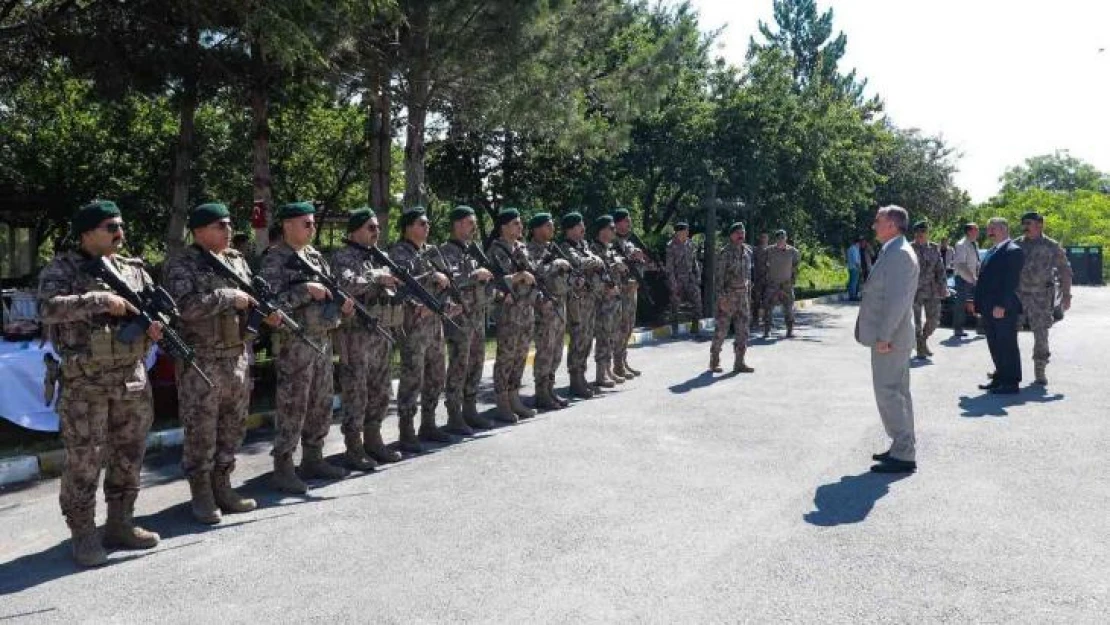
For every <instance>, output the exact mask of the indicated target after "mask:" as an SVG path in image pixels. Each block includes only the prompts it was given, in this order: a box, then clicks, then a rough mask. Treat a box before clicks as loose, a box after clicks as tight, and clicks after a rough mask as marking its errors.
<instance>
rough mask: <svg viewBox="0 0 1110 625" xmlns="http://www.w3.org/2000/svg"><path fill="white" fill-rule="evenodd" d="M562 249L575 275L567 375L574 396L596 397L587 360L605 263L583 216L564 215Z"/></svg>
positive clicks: (569, 312) (569, 306)
mask: <svg viewBox="0 0 1110 625" xmlns="http://www.w3.org/2000/svg"><path fill="white" fill-rule="evenodd" d="M562 226H563V243H562V249H563V251H564V253H565V254H566V255H567V257H568V258H570V259H571V261H570V262H571V265H572V266H573V271H574V275H573V277H572V280H571V292H570V298H569V299H568V300H567V322H568V323H569V324H570V346H569V348H568V350H567V372H568V373H570V393H571V395H572V396H574V397H580V398H582V399H589V398H591V397H593V395H594V394H593V391H592V390H590V386H589V384H588V383H587V382H586V361H587V360H588V359H589V357H590V346H591V345H592V344H593V339H594V320H595V319H594V315H595V314H596V312H597V311H596V307H597V299H598V295H595V294H597V293H600V291H601V290H602V289H603V288H604V286H603V280H602V277H601V276H602V271H603V269H604V264H603V263H602V261H601V259H600V258H598V257H597V256H596V255H594V254H593V252H591V251H590V246H589V245H588V244H587V243H586V240H585V237H586V224H585V223H583V219H582V213H579V212H571V213H567V214H566V215H563V221H562Z"/></svg>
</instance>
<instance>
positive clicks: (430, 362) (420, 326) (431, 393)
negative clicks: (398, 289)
mask: <svg viewBox="0 0 1110 625" xmlns="http://www.w3.org/2000/svg"><path fill="white" fill-rule="evenodd" d="M405 325H406V328H405V330H406V332H405V334H404V336H403V337H402V338H400V339H399V340H398V347H399V348H400V350H401V380H400V382H399V384H398V387H397V414H398V415H399V416H400V417H401V418H410V419H411V418H413V417H415V416H416V410H417V407H419V408H420V409H421V410H422V411H424V412H427V413H434V412H435V409H436V406H437V405H438V404H439V396H440V393H442V392H443V385H444V376H445V375H446V373H447V366H446V364H445V363H444V359H443V326H442V325H441V323H440V320H439V318H438V317H425V318H423V319H420V320H418V321H416V322H415V323H414V324H411V325H410V323H409V322H408V321H406V324H405Z"/></svg>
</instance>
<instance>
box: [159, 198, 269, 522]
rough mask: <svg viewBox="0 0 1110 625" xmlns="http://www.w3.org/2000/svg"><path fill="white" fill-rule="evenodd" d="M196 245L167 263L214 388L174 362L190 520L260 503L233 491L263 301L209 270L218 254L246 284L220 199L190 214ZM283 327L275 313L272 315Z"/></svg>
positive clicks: (168, 279)
mask: <svg viewBox="0 0 1110 625" xmlns="http://www.w3.org/2000/svg"><path fill="white" fill-rule="evenodd" d="M187 225H188V227H189V229H190V230H191V231H192V233H193V245H191V246H189V247H187V248H185V249H183V250H182V251H181V253H179V254H177V255H175V256H173V257H172V258H171V259H170V260H169V261H167V262H166V266H165V269H164V270H163V275H164V276H165V277H164V280H163V281H164V282H165V284H166V290H167V291H168V292H169V294H170V295H171V296H173V298H174V299H175V300H176V301H177V307H178V310H179V311H180V312H181V327H180V328H179V331H180V334H181V337H182V338H183V339H184V340H185V342H187V343H189V344H190V345H192V346H193V349H194V350H195V351H196V356H197V365H198V366H199V367H200V368H201V369H202V370H203V371H204V372H205V373H206V374H207V375H208V377H209V378H210V379H211V381H212V384H213V385H214V386H212V387H209V386H208V382H205V381H204V380H203V379H202V378H201V377H200V374H198V373H197V372H196V371H195V370H194V369H193V368H192V367H185V366H182V364H181V363H177V398H178V402H179V412H180V414H181V424H182V425H183V426H184V427H185V445H184V449H183V453H182V456H181V466H182V469H183V470H184V471H185V477H186V478H187V479H188V480H189V490H190V491H191V493H192V499H193V502H192V511H193V518H195V519H196V520H197V521H199V522H201V523H205V524H213V523H219V522H220V513H221V512H224V513H237V512H250V511H251V510H254V509H255V508H256V507H257V504H256V503H255V501H254V500H253V499H244V498H243V497H240V496H239V494H238V493H236V492H235V491H234V490H232V489H231V472H232V471H233V470H234V469H235V452H237V451H238V450H239V445H240V444H241V443H242V442H243V434H244V424H245V423H246V419H247V409H248V407H249V406H250V397H251V374H250V349H251V347H250V343H249V341H245V340H244V337H243V332H242V330H241V329H240V328H241V327H242V317H243V316H244V315H245V314H246V312H245V311H247V310H249V309H250V308H251V307H252V306H255V305H257V304H258V302H256V301H254V299H253V298H252V297H250V296H249V295H247V294H246V293H244V292H243V291H240V290H239V289H238V288H237V287H236V286H235V284H233V283H232V282H231V281H230V280H228V279H227V278H224V277H222V276H220V275H218V274H217V273H216V272H215V271H213V270H212V269H211V267H210V266H209V265H208V263H207V262H206V261H205V259H204V257H205V255H206V254H213V255H215V256H217V257H219V260H220V261H222V262H223V263H224V264H225V265H227V266H228V267H230V268H231V269H232V271H234V272H235V273H237V274H239V277H240V278H242V279H243V280H244V281H246V282H248V283H249V282H250V281H251V270H250V268H249V267H248V266H247V260H246V258H244V257H243V255H242V254H241V253H240V252H238V251H237V250H235V249H233V248H231V247H230V238H231V214H230V213H229V212H228V210H227V206H225V205H223V204H202V205H200V206H198V207H196V208H195V209H194V210H193V212H192V213H190V214H189V222H188V224H187ZM267 321H269V322H270V323H271V325H273V326H274V327H277V326H279V325H280V318H279V316H278V315H277V314H275V315H273V316H272V317H271V318H270V319H268V320H267Z"/></svg>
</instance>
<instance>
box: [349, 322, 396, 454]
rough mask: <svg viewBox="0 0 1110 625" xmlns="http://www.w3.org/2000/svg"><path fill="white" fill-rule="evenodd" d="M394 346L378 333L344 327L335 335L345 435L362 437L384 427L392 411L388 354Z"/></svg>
mask: <svg viewBox="0 0 1110 625" xmlns="http://www.w3.org/2000/svg"><path fill="white" fill-rule="evenodd" d="M392 350H393V345H391V344H390V342H389V341H388V340H386V339H385V337H383V336H382V335H380V334H378V333H377V332H371V331H369V330H366V329H363V328H355V327H350V328H348V327H344V328H341V329H340V330H339V331H338V332H337V333H336V341H335V351H336V352H338V353H339V365H338V369H337V370H336V377H337V378H338V379H339V393H340V395H339V396H340V399H341V402H342V414H343V427H342V430H343V433H344V434H361V433H362V432H363V430H364V429H365V427H366V424H368V423H369V424H381V422H382V421H384V420H385V416H386V413H387V412H388V411H389V355H390V353H391V352H392Z"/></svg>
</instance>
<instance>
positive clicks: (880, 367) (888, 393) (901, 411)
mask: <svg viewBox="0 0 1110 625" xmlns="http://www.w3.org/2000/svg"><path fill="white" fill-rule="evenodd" d="M911 352H912V350H908V349H907V350H902V349H897V348H895V350H894V351H892V352H890V353H889V354H880V353H879V352H878V351H876V350H875V348H874V347H872V348H871V378H872V380H873V382H874V385H875V403H876V404H878V406H879V416H880V417H882V420H883V427H885V428H886V433H887V435H888V436H890V439H891V445H890V456H891V457H892V458H895V459H897V460H907V461H911V462H914V461H916V456H915V453H916V442H917V441H916V439H915V438H914V433H913V398H911V397H910V354H911Z"/></svg>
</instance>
